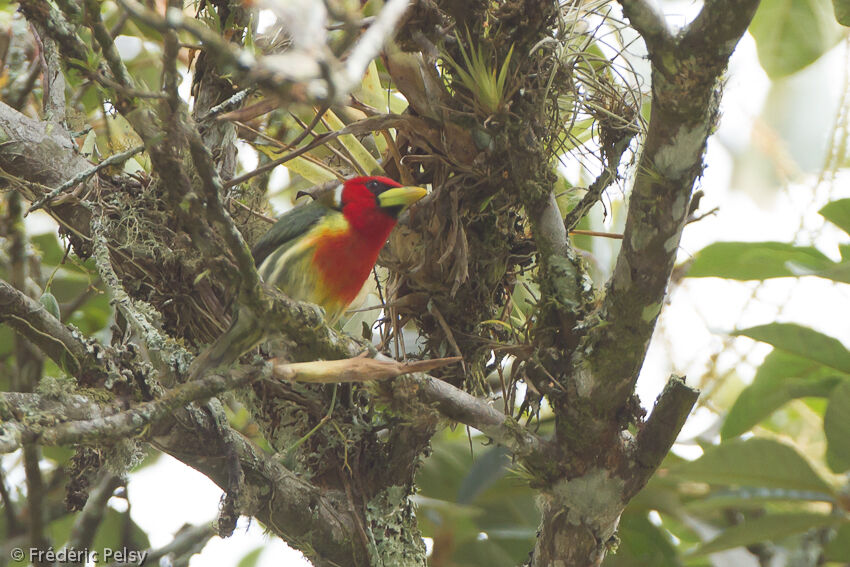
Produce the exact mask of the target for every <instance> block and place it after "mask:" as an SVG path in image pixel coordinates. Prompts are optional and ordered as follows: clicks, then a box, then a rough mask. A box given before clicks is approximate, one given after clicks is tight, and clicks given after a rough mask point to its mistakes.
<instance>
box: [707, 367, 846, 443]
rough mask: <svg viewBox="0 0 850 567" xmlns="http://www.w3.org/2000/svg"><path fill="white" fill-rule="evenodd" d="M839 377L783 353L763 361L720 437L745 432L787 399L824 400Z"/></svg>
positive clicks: (728, 416) (739, 397)
mask: <svg viewBox="0 0 850 567" xmlns="http://www.w3.org/2000/svg"><path fill="white" fill-rule="evenodd" d="M842 378H846V379H850V376H841V375H838V374H836V372H835V371H834V370H832V369H831V368H827V367H825V366H823V365H822V364H819V363H817V362H814V361H812V360H810V359H808V358H803V357H801V356H797V355H794V354H791V353H788V352H785V351H783V350H774V351H773V352H771V353H770V354H768V355H767V357H766V358H765V359H764V362H762V365H761V366H760V367H759V369H758V371H757V372H756V376H755V378H754V379H753V383H752V384H750V385H749V387H747V388H746V389H745V390H744V391H743V392H741V393H740V395H739V396H738V399H737V400H735V403H734V404H733V405H732V409H730V410H729V415H727V416H726V420H725V421H724V422H723V428H722V429H721V431H720V435H721V437H722V438H723V439H729V438H731V437H735V436H737V435H740V434H742V433H744V432H745V431H747V430H749V429H750V428H752V427H753V426H754V425H755V424H757V423H758V422H760V421H761V420H763V419H765V418H766V417H768V416H769V415H770V414H771V413H773V412H774V411H776V410H777V409H779V408H780V407H782V406H783V405H785V403H787V402H788V401H790V400H793V399H797V398H803V397H808V396H823V397H827V396H829V394H830V393H831V392H832V390H833V388H835V386H836V385H838V384H839V383H841V381H842Z"/></svg>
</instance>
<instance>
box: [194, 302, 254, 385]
mask: <svg viewBox="0 0 850 567" xmlns="http://www.w3.org/2000/svg"><path fill="white" fill-rule="evenodd" d="M264 336H265V334H264V332H263V325H261V324H260V323H259V321H257V318H256V317H255V316H254V314H253V313H252V312H251V311H249V310H247V309H242V308H237V310H236V314H235V315H234V317H233V322H232V323H231V324H230V328H229V329H227V330H226V331H225V332H224V334H222V335H221V336H219V337H218V338H217V339H216V340H215V342H214V343H213V344H211V345H210V346H209V347H208V348H207V349H206V350H205V351H204V352H202V353H201V354H200V355H198V357H197V358H195V361H194V362H193V363H192V366H191V367H190V368H189V380H196V379H198V378H201V377H202V376H203V375H204V374H206V373H207V372H209V371H211V370H214V369H216V368H219V367H221V366H228V367H229V366H230V365H232V364H233V363H234V362H236V361H237V360H238V359H239V357H240V356H242V355H243V354H245V353H246V352H248V351H249V350H251V349H252V348H254V347H255V346H257V345H258V344H260V343H261V342H262V341H263V338H264Z"/></svg>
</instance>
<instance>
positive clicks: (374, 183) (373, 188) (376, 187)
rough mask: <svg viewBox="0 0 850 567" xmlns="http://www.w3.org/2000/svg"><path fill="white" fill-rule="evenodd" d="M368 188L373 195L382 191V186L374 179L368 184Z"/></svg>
mask: <svg viewBox="0 0 850 567" xmlns="http://www.w3.org/2000/svg"><path fill="white" fill-rule="evenodd" d="M366 188H367V189H368V190H369V191H371V192H372V193H377V192H378V191H380V190H381V184H380V183H378V182H377V181H375V180H374V179H373V180H371V181H367V182H366Z"/></svg>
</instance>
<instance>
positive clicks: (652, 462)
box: [622, 376, 699, 499]
mask: <svg viewBox="0 0 850 567" xmlns="http://www.w3.org/2000/svg"><path fill="white" fill-rule="evenodd" d="M697 398H699V390H696V389H694V388H691V387H689V386H688V385H686V384H685V380H684V378H681V377H679V376H671V377H670V380H668V381H667V384H666V385H665V386H664V390H663V391H662V392H661V394H659V396H658V399H657V400H655V407H654V408H653V410H652V414H650V416H649V419H647V420H646V423H645V424H644V425H643V427H642V428H641V429H640V431H639V432H638V435H637V443H636V447H635V454H634V457H635V458H634V462H635V463H636V464H637V465H638V466H637V467H631V466H629V467H627V468H628V469H629V470H625V471H622V473H623V474H622V476H623V478H626V479H627V481H626V490H625V493H626V497H627V499H631V498H632V497H633V496H634V495H635V494H637V493H638V492H639V491H640V489H641V488H643V487H644V485H646V483H647V482H648V481H649V478H650V477H651V476H652V475H653V474H654V473H655V471H656V469H658V467H659V465H661V461H663V460H664V457H666V456H667V454H668V453H669V452H670V448H671V447H672V446H673V443H674V442H675V441H676V437H678V435H679V431H681V430H682V426H683V425H685V420H686V419H687V418H688V415H689V414H690V413H691V409H693V407H694V404H695V403H696V401H697ZM630 464H631V463H630Z"/></svg>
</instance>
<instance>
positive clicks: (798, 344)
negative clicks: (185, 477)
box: [733, 323, 850, 374]
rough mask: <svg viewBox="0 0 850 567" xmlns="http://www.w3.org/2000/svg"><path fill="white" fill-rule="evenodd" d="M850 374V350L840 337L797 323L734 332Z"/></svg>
mask: <svg viewBox="0 0 850 567" xmlns="http://www.w3.org/2000/svg"><path fill="white" fill-rule="evenodd" d="M733 334H734V335H736V336H744V337H750V338H751V339H755V340H757V341H761V342H763V343H768V344H771V345H773V346H775V347H776V348H778V349H782V350H784V351H786V352H790V353H792V354H796V355H798V356H800V357H802V358H807V359H809V360H813V361H815V362H819V363H820V364H823V365H824V366H828V367H829V368H834V369H835V370H839V371H841V372H844V373H848V374H850V351H848V350H847V349H846V348H845V347H844V345H843V344H841V341H839V340H838V339H835V338H833V337H830V336H828V335H824V334H823V333H819V332H818V331H815V330H814V329H810V328H808V327H803V326H802V325H797V324H794V323H770V324H768V325H759V326H758V327H750V328H749V329H743V330H740V331H736V332H735V333H733Z"/></svg>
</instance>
